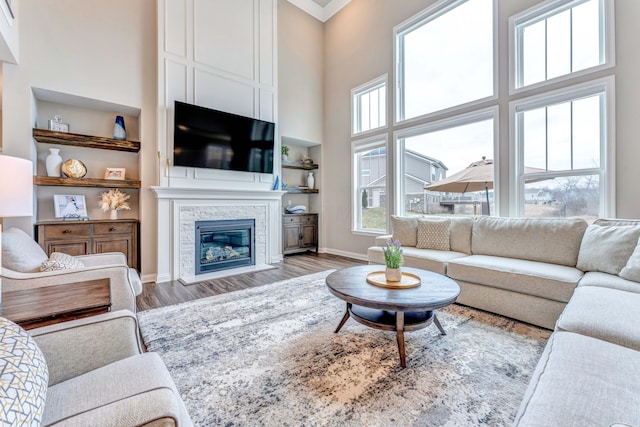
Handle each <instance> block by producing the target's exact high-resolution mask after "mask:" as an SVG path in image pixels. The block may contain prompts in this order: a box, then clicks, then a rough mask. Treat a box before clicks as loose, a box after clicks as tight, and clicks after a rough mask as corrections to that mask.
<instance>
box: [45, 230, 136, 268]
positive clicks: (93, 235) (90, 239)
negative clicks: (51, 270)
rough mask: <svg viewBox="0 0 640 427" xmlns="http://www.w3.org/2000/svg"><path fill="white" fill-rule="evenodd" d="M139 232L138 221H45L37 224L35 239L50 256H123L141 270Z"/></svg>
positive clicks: (130, 265)
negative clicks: (106, 254) (56, 254)
mask: <svg viewBox="0 0 640 427" xmlns="http://www.w3.org/2000/svg"><path fill="white" fill-rule="evenodd" d="M138 228H139V223H138V220H136V219H120V220H91V221H74V222H70V221H46V222H38V223H36V238H37V240H38V243H39V244H40V246H42V248H43V249H44V251H45V252H46V253H47V255H51V253H52V252H63V253H65V254H69V255H74V256H75V255H88V254H101V253H105V252H122V253H124V255H125V256H126V257H127V264H128V265H129V267H133V268H135V269H138V270H139V259H140V255H139V252H138Z"/></svg>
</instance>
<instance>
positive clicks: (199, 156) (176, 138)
mask: <svg viewBox="0 0 640 427" xmlns="http://www.w3.org/2000/svg"><path fill="white" fill-rule="evenodd" d="M174 118H175V127H174V134H173V165H174V166H188V167H196V168H209V169H224V170H234V171H241V172H258V173H273V147H274V139H273V138H274V130H275V124H274V123H271V122H266V121H264V120H257V119H252V118H250V117H244V116H239V115H236V114H231V113H226V112H224V111H218V110H213V109H210V108H205V107H200V106H197V105H191V104H187V103H184V102H180V101H175V117H174Z"/></svg>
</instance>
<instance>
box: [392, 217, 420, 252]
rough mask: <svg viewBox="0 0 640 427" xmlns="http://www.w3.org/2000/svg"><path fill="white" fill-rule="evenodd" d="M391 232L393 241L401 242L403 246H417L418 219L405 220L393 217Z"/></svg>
mask: <svg viewBox="0 0 640 427" xmlns="http://www.w3.org/2000/svg"><path fill="white" fill-rule="evenodd" d="M391 230H392V232H393V240H394V241H395V240H398V241H400V244H401V245H402V246H413V247H415V246H416V243H417V241H418V239H417V236H418V219H417V218H403V217H400V216H396V215H392V216H391Z"/></svg>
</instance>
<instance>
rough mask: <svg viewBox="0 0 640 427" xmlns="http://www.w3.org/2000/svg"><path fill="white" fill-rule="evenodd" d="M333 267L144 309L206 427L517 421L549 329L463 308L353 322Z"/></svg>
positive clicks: (153, 347)
mask: <svg viewBox="0 0 640 427" xmlns="http://www.w3.org/2000/svg"><path fill="white" fill-rule="evenodd" d="M329 273H330V271H327V272H322V273H316V274H312V275H308V276H303V277H300V278H297V279H291V280H285V281H282V282H277V283H273V284H270V285H265V286H261V287H257V288H252V289H247V290H242V291H237V292H232V293H228V294H224V295H219V296H215V297H210V298H205V299H201V300H197V301H192V302H188V303H183V304H178V305H174V306H169V307H163V308H159V309H154V310H149V311H143V312H140V313H138V317H139V319H140V327H141V330H142V335H143V337H144V340H145V342H146V344H147V346H148V348H149V350H150V351H156V352H158V353H159V354H160V355H161V356H162V358H163V360H164V362H165V363H166V365H167V367H168V368H169V371H170V372H171V375H172V376H173V379H174V381H175V382H176V385H177V387H178V389H179V390H180V392H181V394H182V397H183V399H184V401H185V403H186V406H187V409H188V410H189V413H190V415H191V417H192V419H193V421H194V423H195V424H196V425H198V426H213V425H225V426H232V425H239V426H301V425H305V426H391V425H394V426H395V425H404V426H472V425H493V426H501V425H510V424H511V423H512V421H513V419H514V417H515V414H516V412H517V409H518V406H519V404H520V401H521V399H522V396H523V395H524V391H525V389H526V386H527V383H528V381H529V378H530V376H531V374H532V372H533V369H534V367H535V365H536V363H537V361H538V358H539V357H540V354H541V352H542V349H543V348H544V345H545V342H546V339H547V338H548V336H549V331H545V330H542V329H538V328H535V327H532V326H529V325H524V324H521V323H518V322H515V321H511V320H508V319H505V318H502V317H499V316H494V315H490V314H487V313H484V312H480V311H477V310H473V309H470V308H466V307H462V306H457V305H453V306H450V307H448V308H447V309H444V310H441V311H439V312H438V317H439V319H440V321H441V323H442V325H443V327H444V329H445V330H446V331H447V335H446V336H442V335H440V334H439V333H438V330H437V328H436V327H435V325H431V326H429V327H428V328H426V329H422V330H419V331H415V332H409V333H406V334H405V345H406V351H407V368H406V369H402V368H401V367H400V364H399V358H398V348H397V345H396V340H395V333H393V332H385V331H378V330H374V329H371V328H367V327H365V326H363V325H361V324H359V323H357V322H356V321H354V320H353V319H350V320H349V321H348V322H347V323H346V324H345V326H344V327H343V328H342V330H341V331H340V333H338V334H334V333H333V331H334V329H335V327H336V326H337V324H338V322H339V321H340V319H341V317H342V315H343V313H344V309H345V303H344V302H343V301H341V300H339V299H337V298H336V297H334V296H333V295H331V294H330V293H329V292H328V290H327V289H326V285H325V284H324V278H325V277H326V276H327V275H328V274H329Z"/></svg>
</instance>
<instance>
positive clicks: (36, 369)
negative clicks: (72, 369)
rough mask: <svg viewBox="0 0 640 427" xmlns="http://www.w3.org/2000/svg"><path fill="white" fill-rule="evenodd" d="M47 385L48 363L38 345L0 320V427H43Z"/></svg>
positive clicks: (23, 333)
mask: <svg viewBox="0 0 640 427" xmlns="http://www.w3.org/2000/svg"><path fill="white" fill-rule="evenodd" d="M48 382H49V371H48V369H47V362H46V361H45V359H44V355H43V354H42V352H41V351H40V348H39V347H38V345H37V344H36V342H35V341H34V340H33V339H32V338H31V337H30V336H29V335H28V334H27V333H26V331H25V330H24V329H22V328H21V327H20V326H18V325H16V324H15V323H13V322H11V321H9V320H7V319H5V318H3V317H0V384H2V387H0V402H2V405H0V408H1V410H0V424H2V425H3V426H31V425H34V426H37V425H40V421H41V419H42V414H43V412H44V406H45V397H46V394H47V383H48Z"/></svg>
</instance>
